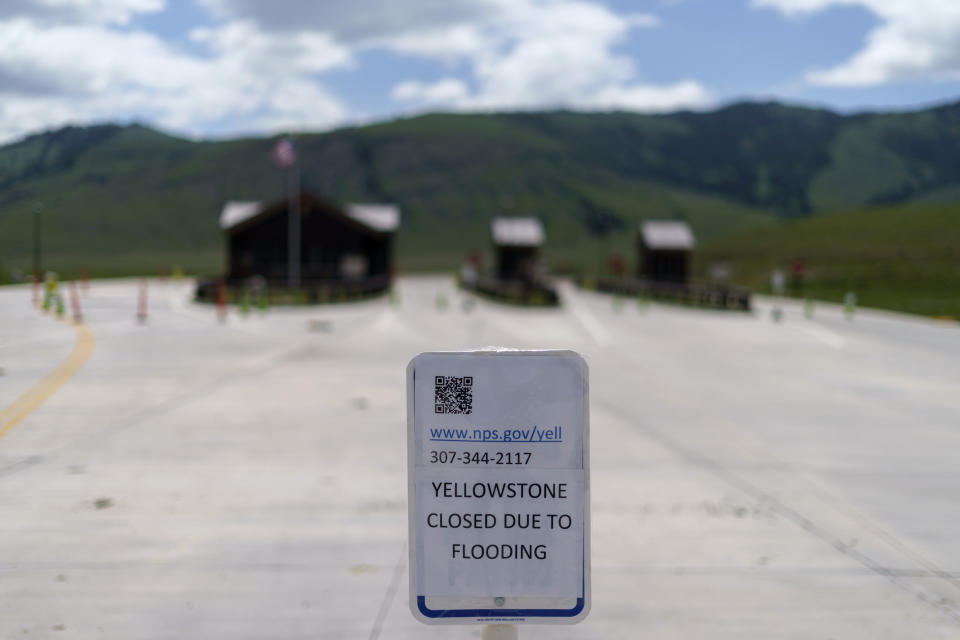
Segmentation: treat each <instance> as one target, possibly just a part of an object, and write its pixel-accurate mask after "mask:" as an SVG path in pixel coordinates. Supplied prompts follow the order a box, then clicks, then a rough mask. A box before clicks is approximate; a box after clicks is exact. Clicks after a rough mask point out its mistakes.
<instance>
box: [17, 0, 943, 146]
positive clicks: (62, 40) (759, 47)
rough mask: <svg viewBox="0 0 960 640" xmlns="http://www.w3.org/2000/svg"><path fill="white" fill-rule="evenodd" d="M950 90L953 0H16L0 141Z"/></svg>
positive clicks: (856, 101)
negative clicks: (61, 132) (78, 133)
mask: <svg viewBox="0 0 960 640" xmlns="http://www.w3.org/2000/svg"><path fill="white" fill-rule="evenodd" d="M958 95H960V2H956V1H954V0H646V1H634V2H629V1H627V0H273V1H272V2H264V1H262V0H9V1H7V2H3V3H2V4H0V142H5V141H9V140H13V139H16V138H18V137H20V136H23V135H25V134H28V133H31V132H35V131H39V130H43V129H48V128H53V127H58V126H62V125H64V124H68V123H77V124H83V123H90V122H103V121H131V120H138V121H141V122H146V123H148V124H152V125H154V126H157V127H160V128H162V129H164V130H167V131H171V132H174V133H178V134H181V135H188V136H193V137H221V136H229V135H238V134H273V133H278V132H283V131H291V130H325V129H330V128H334V127H337V126H343V125H346V124H353V123H363V122H369V121H374V120H379V119H384V118H391V117H396V116H399V115H407V114H413V113H419V112H423V111H438V110H449V111H497V110H516V109H549V108H569V109H580V110H600V111H602V110H611V109H624V110H635V111H642V112H662V111H670V110H674V109H711V108H715V107H717V106H720V105H723V104H727V103H729V102H732V101H736V100H744V99H747V100H768V99H774V100H781V101H786V102H791V103H799V104H809V105H818V106H825V107H828V108H831V109H835V110H840V111H846V112H849V111H855V110H861V109H872V110H877V109H909V108H915V107H919V106H925V105H929V104H934V103H940V102H946V101H951V100H954V99H955V98H956V97H957V96H958Z"/></svg>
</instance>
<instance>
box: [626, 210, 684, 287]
mask: <svg viewBox="0 0 960 640" xmlns="http://www.w3.org/2000/svg"><path fill="white" fill-rule="evenodd" d="M637 244H638V249H639V253H640V256H639V260H638V262H637V276H638V277H639V278H642V279H645V280H648V281H650V282H672V283H679V284H686V283H687V282H688V280H689V276H690V256H691V253H692V252H693V246H694V238H693V232H692V231H691V230H690V226H689V225H687V223H686V222H681V221H676V220H647V221H645V222H643V223H641V224H640V236H639V239H638V243H637Z"/></svg>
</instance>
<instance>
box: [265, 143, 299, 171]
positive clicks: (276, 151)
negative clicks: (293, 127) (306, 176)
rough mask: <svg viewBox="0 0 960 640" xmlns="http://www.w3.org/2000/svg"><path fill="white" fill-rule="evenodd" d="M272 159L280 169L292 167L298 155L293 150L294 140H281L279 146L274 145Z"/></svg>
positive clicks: (271, 153)
mask: <svg viewBox="0 0 960 640" xmlns="http://www.w3.org/2000/svg"><path fill="white" fill-rule="evenodd" d="M270 159H271V160H273V162H274V163H275V164H276V165H277V166H278V167H283V168H284V169H286V168H287V167H292V166H293V163H294V162H296V160H297V154H296V153H295V152H294V150H293V140H291V139H290V138H281V139H280V140H278V141H277V144H275V145H273V151H271V152H270Z"/></svg>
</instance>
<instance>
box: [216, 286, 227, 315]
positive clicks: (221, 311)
mask: <svg viewBox="0 0 960 640" xmlns="http://www.w3.org/2000/svg"><path fill="white" fill-rule="evenodd" d="M217 320H219V321H220V322H221V323H223V322H226V321H227V285H226V284H225V283H224V281H223V280H218V281H217Z"/></svg>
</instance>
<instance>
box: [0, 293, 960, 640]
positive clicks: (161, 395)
mask: <svg viewBox="0 0 960 640" xmlns="http://www.w3.org/2000/svg"><path fill="white" fill-rule="evenodd" d="M136 289H137V283H136V282H135V281H115V282H94V283H92V285H91V290H90V293H89V295H87V296H85V297H83V298H82V303H83V306H84V313H85V316H86V318H87V320H88V323H89V326H90V327H91V329H92V331H93V333H94V335H95V337H96V347H95V349H94V351H93V354H92V355H91V357H90V358H89V360H88V361H87V362H86V363H85V364H84V366H83V368H82V369H80V370H79V371H78V372H77V373H76V374H75V375H73V376H72V378H71V379H70V380H69V381H68V382H67V383H66V384H64V386H62V387H61V388H59V389H58V390H57V391H56V392H55V393H54V394H53V395H52V396H51V397H50V398H49V399H47V400H46V401H45V402H44V403H43V404H42V405H41V406H40V407H38V408H37V409H36V410H34V411H33V412H32V413H30V415H29V416H27V417H26V418H24V419H23V420H22V421H21V422H19V424H17V425H16V426H15V427H14V428H12V429H10V430H9V431H8V432H7V433H6V435H5V436H4V437H2V438H0V513H2V514H3V517H2V518H0V638H8V637H9V638H14V637H16V638H26V637H41V638H42V637H67V636H72V637H113V638H173V637H178V638H181V637H182V638H186V637H205V638H306V637H310V638H316V637H321V638H347V637H360V638H364V637H367V638H371V637H376V638H414V637H416V638H422V637H437V638H440V637H443V638H459V637H478V633H479V628H477V627H425V626H423V625H421V624H419V623H418V622H416V621H414V620H413V618H412V616H411V615H410V613H409V611H408V610H407V593H406V591H407V586H406V585H407V576H406V570H407V568H406V564H405V562H406V553H405V542H406V540H405V538H406V496H405V490H406V482H405V478H406V476H405V451H404V447H405V428H406V426H405V415H406V414H405V409H404V407H405V397H404V367H405V365H406V363H407V361H408V360H409V359H410V358H411V357H412V356H413V355H415V354H416V353H418V352H420V351H424V350H437V349H462V348H472V347H480V346H487V345H501V346H509V347H529V348H566V349H574V350H577V351H579V352H581V353H582V354H583V355H584V356H585V357H586V359H587V361H588V363H589V365H590V370H591V430H592V443H591V448H592V482H593V488H592V521H593V581H594V584H593V610H592V612H591V614H590V616H589V617H588V618H587V620H586V621H585V622H584V623H582V624H581V625H578V626H574V627H553V626H550V627H524V628H522V629H521V632H520V633H521V637H543V638H546V637H550V638H636V637H650V638H718V639H723V638H743V637H764V638H865V639H866V638H870V639H874V638H925V639H928V638H957V637H960V545H958V544H957V543H956V540H958V539H960V507H958V501H957V496H958V495H960V465H958V464H957V455H958V453H957V452H960V419H958V416H960V398H958V394H957V389H960V364H958V363H960V328H958V326H957V325H956V324H944V323H934V322H932V321H928V320H925V319H919V318H911V317H905V316H897V315H895V314H886V313H879V312H869V311H860V312H858V313H857V315H856V316H855V318H854V320H853V321H852V322H848V321H847V320H845V319H844V318H843V314H842V310H841V309H840V308H839V307H835V306H828V305H818V308H817V312H816V315H815V317H814V319H813V320H807V319H805V318H804V317H803V314H802V309H801V307H800V306H799V305H796V304H791V303H789V302H777V303H776V304H780V305H782V308H783V309H784V311H785V313H784V319H783V321H782V322H780V323H775V322H773V321H772V320H771V317H770V313H769V311H770V307H771V305H772V304H774V301H769V300H765V299H762V300H760V301H759V303H758V309H757V311H756V312H755V313H754V314H749V315H748V314H727V313H718V312H706V311H696V310H690V309H682V308H675V307H669V306H662V305H647V306H637V305H636V304H635V303H634V302H633V301H626V303H625V304H624V305H623V307H622V308H621V309H618V308H617V307H616V306H615V305H614V304H613V303H612V301H611V299H610V298H609V297H608V296H605V295H601V294H594V293H586V292H581V291H577V290H575V289H574V288H572V287H570V286H563V287H562V288H561V292H562V294H563V297H564V302H565V304H564V306H563V307H562V308H560V309H550V310H524V309H515V308H512V307H506V306H502V305H498V304H495V303H490V302H486V301H484V300H478V299H475V298H473V297H472V296H469V295H467V294H463V293H461V292H458V291H456V290H455V288H454V287H453V285H452V282H451V281H450V280H449V279H446V278H440V277H412V278H405V279H403V280H401V281H400V283H399V294H400V301H401V302H400V305H399V306H397V307H394V306H391V304H390V303H389V301H388V300H387V299H386V298H384V299H380V300H375V301H370V302H363V303H355V304H343V305H329V306H323V307H316V308H311V309H271V310H270V311H269V312H267V313H266V314H260V313H258V312H256V311H254V312H251V314H250V315H249V316H248V317H247V318H245V319H243V318H240V317H239V316H238V315H237V314H236V312H235V311H233V310H231V314H230V317H229V319H228V321H227V323H226V324H225V325H220V324H219V323H218V322H217V321H216V316H215V313H214V310H213V309H212V308H210V307H206V306H199V305H195V304H193V303H192V302H190V285H189V284H186V283H184V284H176V283H173V282H168V283H165V284H161V283H159V282H156V281H151V284H150V308H149V312H150V316H149V319H148V322H147V323H146V324H145V325H142V326H141V325H139V324H137V322H136V321H135V314H136ZM438 295H444V296H446V297H447V299H448V301H449V305H448V306H447V307H446V308H445V309H439V308H438V307H437V305H436V300H437V296H438ZM29 302H30V292H29V290H28V289H27V288H22V287H7V288H3V289H0V367H2V368H3V369H4V376H3V377H2V378H0V411H2V410H3V409H5V408H6V407H7V406H8V405H10V404H11V403H13V402H14V401H15V400H16V399H17V398H18V397H20V396H21V394H23V393H25V392H27V391H28V390H29V389H30V388H31V387H32V386H33V385H34V384H36V383H37V382H38V381H39V380H41V379H42V378H43V376H44V375H46V374H48V373H49V372H50V371H51V370H53V369H54V368H56V367H57V365H58V363H60V362H61V361H62V360H63V359H64V358H66V357H68V355H69V353H70V352H71V349H72V348H73V345H74V341H75V337H74V333H73V330H72V329H71V328H70V327H69V326H68V325H67V324H66V323H64V322H58V321H56V320H54V319H52V318H50V317H49V316H44V315H42V314H40V313H38V312H37V311H35V310H33V309H32V308H30V305H29ZM2 426H3V425H2V424H0V428H2Z"/></svg>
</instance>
